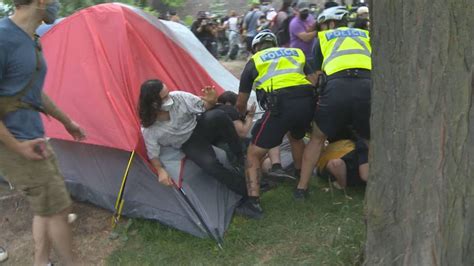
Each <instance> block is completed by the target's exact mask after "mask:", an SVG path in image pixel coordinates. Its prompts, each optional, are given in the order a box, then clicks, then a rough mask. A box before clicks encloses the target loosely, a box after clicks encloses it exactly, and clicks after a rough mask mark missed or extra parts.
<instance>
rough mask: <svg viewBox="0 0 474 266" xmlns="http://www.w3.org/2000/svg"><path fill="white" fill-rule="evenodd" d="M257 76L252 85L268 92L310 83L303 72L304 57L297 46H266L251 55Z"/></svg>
mask: <svg viewBox="0 0 474 266" xmlns="http://www.w3.org/2000/svg"><path fill="white" fill-rule="evenodd" d="M252 59H253V61H254V62H255V67H256V68H257V72H258V76H257V78H256V79H255V80H254V84H253V87H254V89H256V90H264V91H266V92H270V91H271V90H272V89H273V90H279V89H282V88H287V87H293V86H299V85H310V84H311V83H310V82H309V81H308V80H307V79H306V75H305V74H304V70H303V69H304V66H305V63H306V58H305V55H304V53H303V51H301V50H300V49H297V48H268V49H265V50H263V51H260V52H258V53H256V54H254V55H253V56H252Z"/></svg>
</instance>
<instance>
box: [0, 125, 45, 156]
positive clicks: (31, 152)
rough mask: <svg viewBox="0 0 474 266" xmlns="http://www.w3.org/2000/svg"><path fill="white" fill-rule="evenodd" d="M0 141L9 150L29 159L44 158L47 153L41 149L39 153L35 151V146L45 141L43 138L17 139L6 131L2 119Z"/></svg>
mask: <svg viewBox="0 0 474 266" xmlns="http://www.w3.org/2000/svg"><path fill="white" fill-rule="evenodd" d="M0 142H2V143H3V144H4V145H5V146H6V147H7V148H8V149H9V150H12V151H13V152H16V153H18V154H20V155H21V156H23V157H25V158H26V159H29V160H42V159H45V158H46V157H47V156H48V154H47V153H46V151H45V150H44V151H43V150H42V151H41V152H40V153H39V152H37V148H36V147H37V146H38V145H41V144H43V143H44V142H45V139H42V138H39V139H34V140H27V141H22V142H20V141H18V140H17V139H15V138H14V137H13V135H12V134H11V133H10V131H8V129H7V128H6V126H5V124H4V123H3V121H1V120H0Z"/></svg>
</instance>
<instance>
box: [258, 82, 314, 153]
mask: <svg viewBox="0 0 474 266" xmlns="http://www.w3.org/2000/svg"><path fill="white" fill-rule="evenodd" d="M279 101H280V104H279V108H280V109H279V110H280V113H279V115H277V116H274V115H272V113H271V112H270V111H267V112H265V114H264V115H263V116H262V118H260V119H259V120H258V121H257V122H256V123H255V125H254V127H253V129H252V143H253V144H254V145H256V146H257V147H260V148H264V149H271V148H274V147H277V146H279V145H280V144H281V143H282V140H283V137H284V136H285V134H286V133H287V132H290V134H291V136H292V137H293V138H295V139H302V138H303V137H304V136H305V134H306V132H307V131H308V130H309V129H310V127H311V121H312V120H313V114H314V108H315V99H314V97H313V95H312V92H311V91H308V94H307V96H300V97H296V98H292V97H291V96H290V95H282V97H279Z"/></svg>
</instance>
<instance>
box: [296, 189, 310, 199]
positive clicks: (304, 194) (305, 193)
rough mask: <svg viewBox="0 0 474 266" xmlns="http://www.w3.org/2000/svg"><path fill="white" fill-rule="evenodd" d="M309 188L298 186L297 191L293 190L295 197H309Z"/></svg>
mask: <svg viewBox="0 0 474 266" xmlns="http://www.w3.org/2000/svg"><path fill="white" fill-rule="evenodd" d="M308 196H309V195H308V189H302V188H297V189H296V190H295V192H293V198H295V199H296V200H304V199H306V198H308Z"/></svg>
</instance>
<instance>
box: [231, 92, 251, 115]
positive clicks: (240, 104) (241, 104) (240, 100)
mask: <svg viewBox="0 0 474 266" xmlns="http://www.w3.org/2000/svg"><path fill="white" fill-rule="evenodd" d="M249 97H250V93H245V92H239V96H238V97H237V104H236V105H235V107H236V108H237V111H239V113H240V114H242V115H243V114H245V112H247V102H248V100H249Z"/></svg>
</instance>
